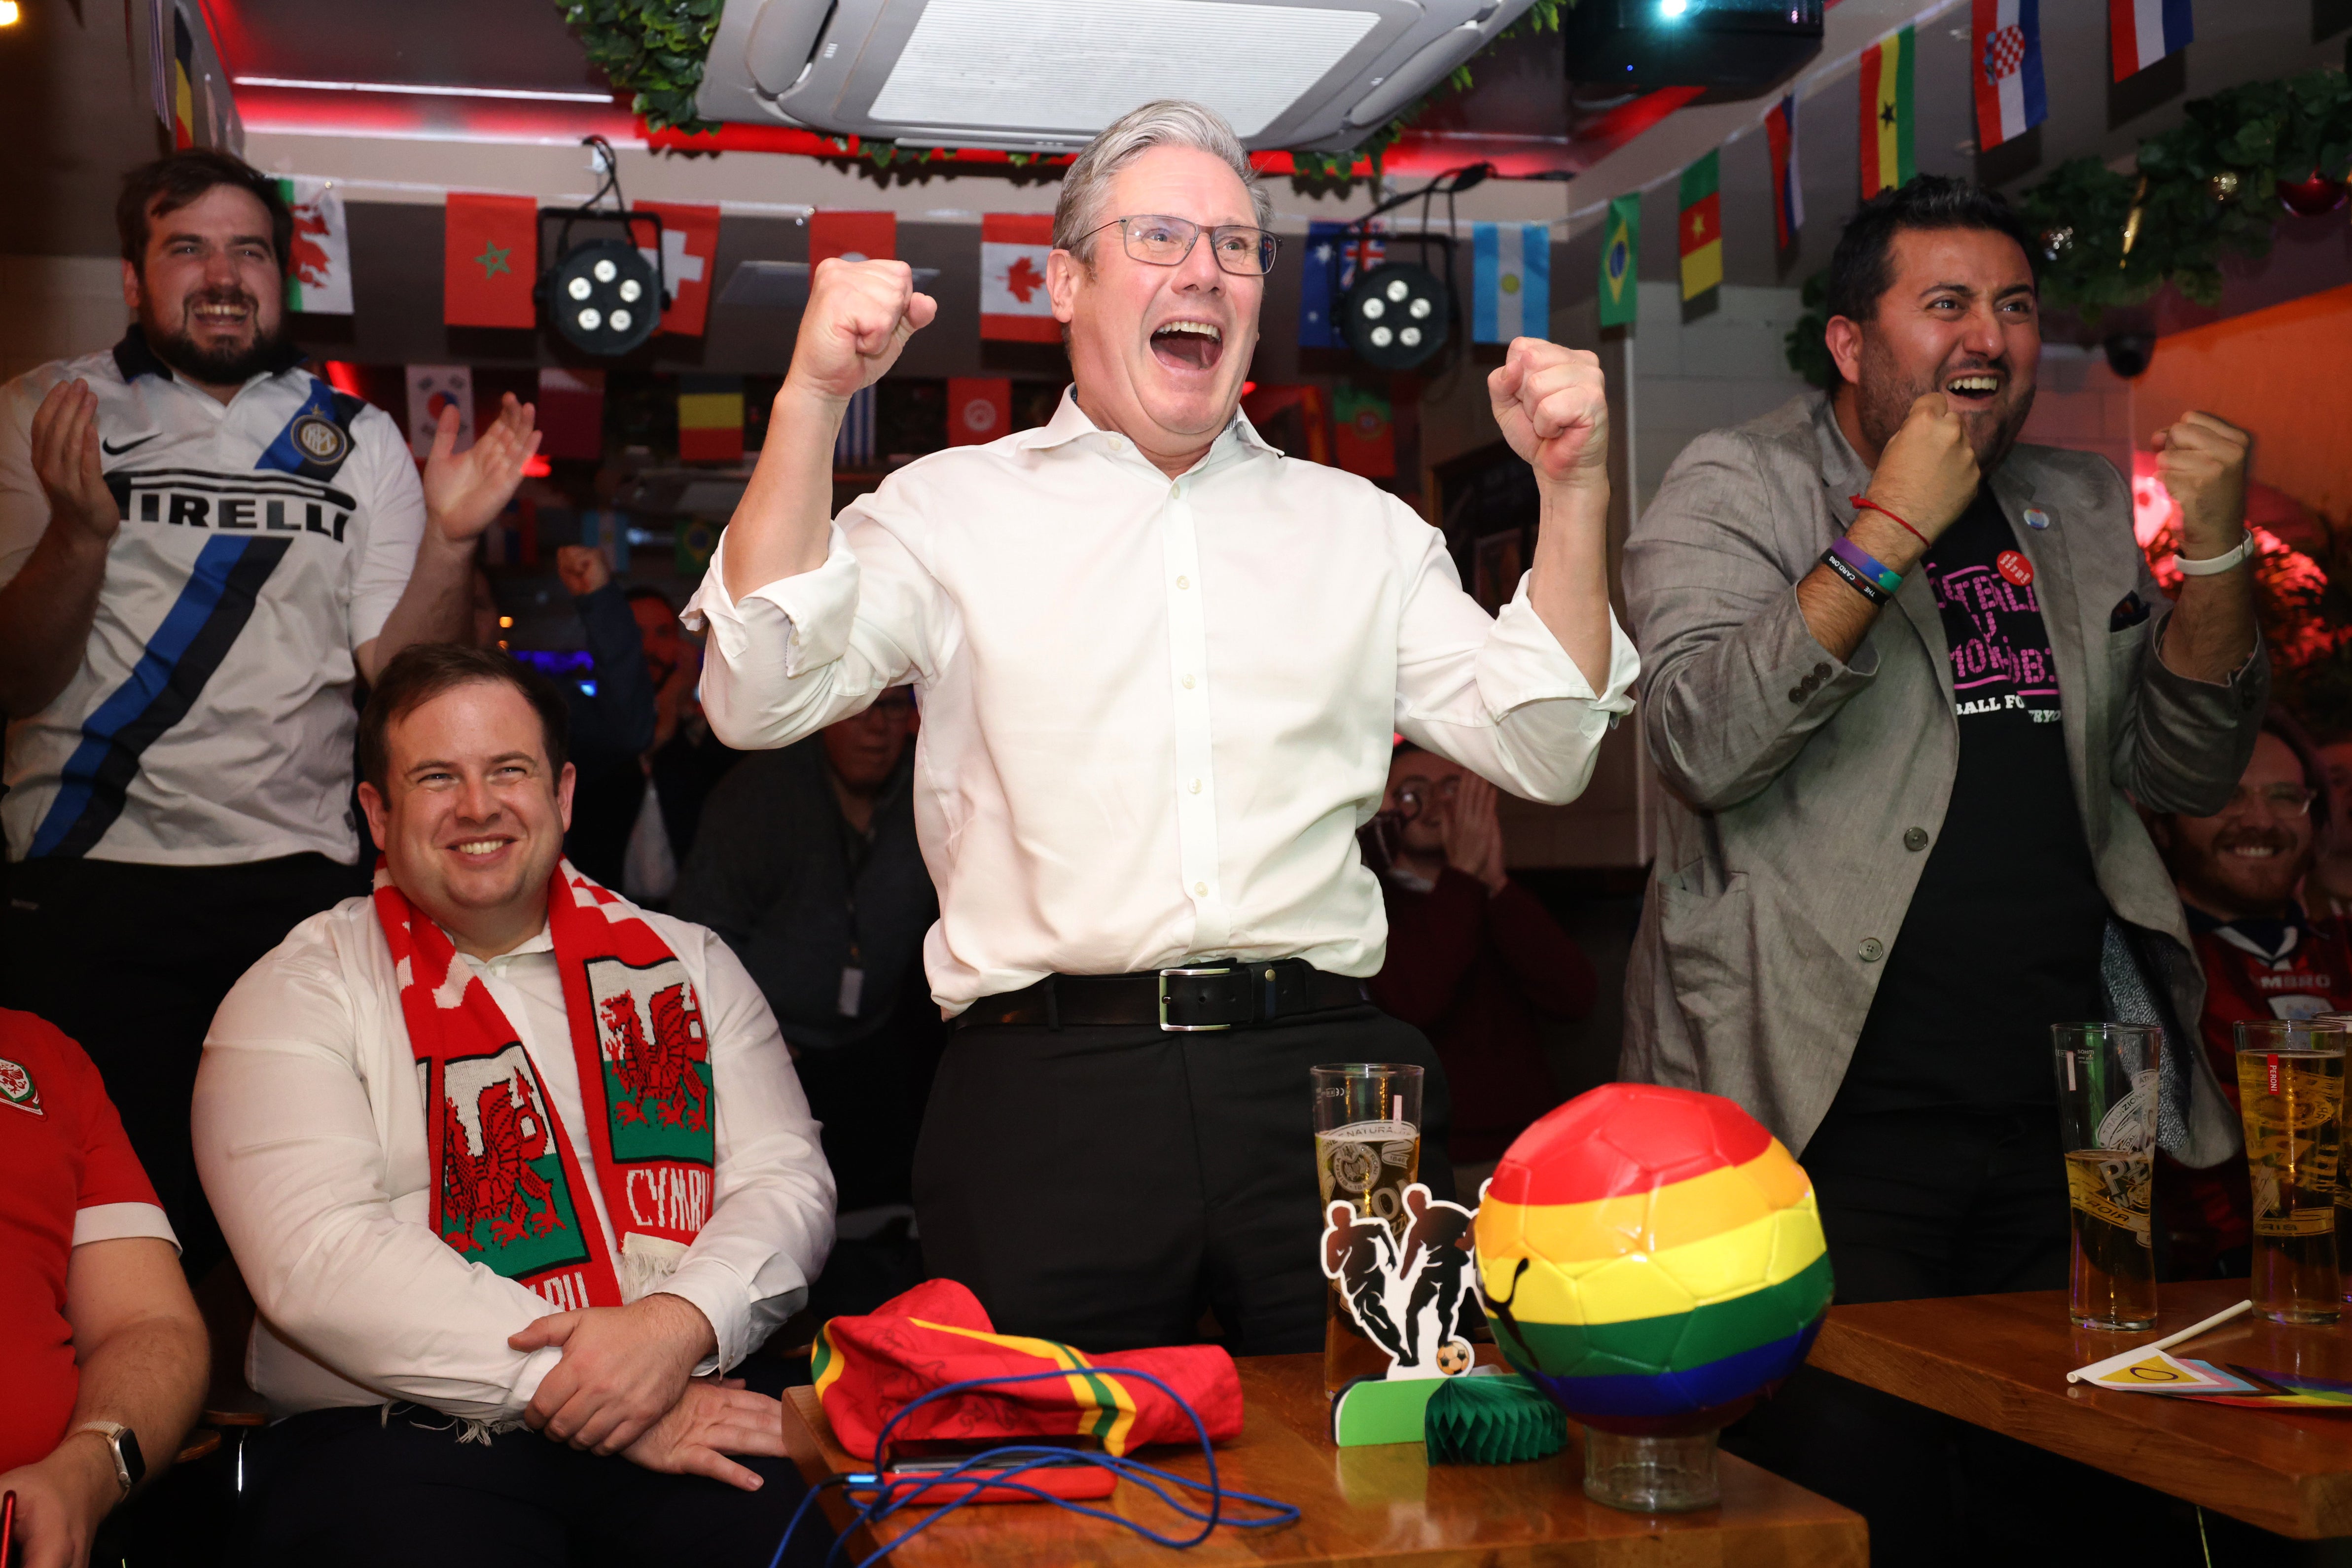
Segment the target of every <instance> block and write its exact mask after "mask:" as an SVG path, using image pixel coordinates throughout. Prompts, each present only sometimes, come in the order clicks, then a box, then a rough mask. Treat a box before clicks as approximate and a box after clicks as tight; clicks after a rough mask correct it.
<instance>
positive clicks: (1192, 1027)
mask: <svg viewBox="0 0 2352 1568" xmlns="http://www.w3.org/2000/svg"><path fill="white" fill-rule="evenodd" d="M1238 967H1240V966H1239V965H1237V964H1232V963H1227V964H1221V965H1219V966H1218V967H1217V968H1214V969H1163V970H1161V971H1160V1030H1161V1032H1162V1033H1165V1034H1171V1035H1208V1034H1214V1033H1215V1032H1216V1031H1218V1030H1220V1029H1230V1028H1232V1027H1233V1026H1232V1025H1231V1024H1171V1023H1170V1022H1169V1021H1168V977H1169V976H1170V975H1171V974H1175V975H1181V976H1185V977H1188V978H1189V977H1192V976H1205V975H1211V974H1231V973H1233V972H1234V970H1235V969H1236V968H1238Z"/></svg>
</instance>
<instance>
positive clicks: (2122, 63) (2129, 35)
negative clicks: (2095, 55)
mask: <svg viewBox="0 0 2352 1568" xmlns="http://www.w3.org/2000/svg"><path fill="white" fill-rule="evenodd" d="M2193 37H2196V31H2195V29H2194V28H2193V27H2192V26H2191V25H2190V22H2189V0H2107V42H2108V47H2109V49H2110V51H2111V52H2112V54H2113V55H2114V65H2115V73H2116V80H2117V81H2121V80H2123V79H2124V78H2126V77H2127V76H2137V75H2138V74H2139V73H2140V72H2141V71H2144V70H2146V69H2147V68H2148V67H2150V66H2152V65H2154V64H2155V63H2156V62H2157V61H2158V60H2160V59H2162V58H2164V57H2165V56H2167V55H2168V54H2170V53H2172V52H2173V51H2174V50H2175V49H2182V48H2187V47H2189V40H2190V39H2191V38H2193Z"/></svg>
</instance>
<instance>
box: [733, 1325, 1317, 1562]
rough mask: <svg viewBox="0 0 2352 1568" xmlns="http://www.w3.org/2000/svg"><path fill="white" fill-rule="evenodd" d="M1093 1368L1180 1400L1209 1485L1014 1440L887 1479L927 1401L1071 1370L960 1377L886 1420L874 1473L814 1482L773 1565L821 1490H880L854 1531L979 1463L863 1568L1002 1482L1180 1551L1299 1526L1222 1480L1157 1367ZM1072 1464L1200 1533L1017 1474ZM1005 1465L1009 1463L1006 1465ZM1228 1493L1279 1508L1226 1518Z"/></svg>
mask: <svg viewBox="0 0 2352 1568" xmlns="http://www.w3.org/2000/svg"><path fill="white" fill-rule="evenodd" d="M1086 1370H1087V1372H1088V1373H1092V1374H1093V1375H1095V1376H1097V1377H1132V1378H1138V1379H1139V1380H1141V1381H1142V1382H1145V1383H1148V1384H1151V1386H1152V1387H1154V1388H1157V1389H1158V1390H1160V1393H1162V1394H1166V1395H1167V1396H1168V1397H1169V1398H1171V1399H1172V1400H1174V1401H1175V1402H1176V1405H1177V1408H1179V1409H1181V1410H1182V1411H1183V1412H1184V1414H1185V1415H1186V1416H1187V1417H1189V1418H1190V1419H1191V1421H1192V1429H1193V1430H1194V1431H1195V1432H1198V1433H1199V1434H1200V1435H1201V1457H1202V1458H1203V1459H1204V1460H1206V1461H1207V1463H1208V1468H1209V1479H1208V1484H1207V1485H1205V1486H1203V1485H1202V1483H1201V1482H1199V1481H1195V1480H1192V1479H1188V1478H1186V1477H1184V1476H1180V1475H1177V1474H1176V1473H1175V1472H1173V1471H1171V1470H1163V1469H1160V1468H1158V1467H1157V1466H1153V1465H1146V1464H1142V1463H1140V1462H1139V1461H1137V1460H1134V1459H1129V1458H1121V1457H1119V1456H1118V1455H1115V1454H1094V1453H1088V1452H1086V1451H1084V1450H1081V1449H1073V1448H1055V1447H1039V1446H1038V1445H1036V1444H1034V1443H1008V1444H1005V1445H1004V1446H1003V1447H996V1448H990V1449H987V1450H984V1451H983V1452H981V1453H978V1454H974V1455H972V1456H971V1458H968V1459H965V1460H963V1461H961V1463H959V1464H957V1465H956V1466H954V1467H953V1468H950V1469H946V1470H942V1471H940V1473H939V1474H937V1475H927V1476H924V1477H922V1478H921V1479H919V1480H913V1481H887V1480H885V1479H882V1478H883V1476H884V1475H885V1473H886V1472H887V1469H888V1468H889V1467H888V1465H887V1461H886V1460H885V1458H884V1456H885V1455H887V1453H888V1452H889V1451H890V1434H891V1432H892V1431H894V1430H895V1429H896V1428H897V1427H898V1423H899V1422H901V1421H904V1420H905V1419H906V1418H907V1417H908V1416H909V1415H913V1414H914V1413H915V1412H916V1411H918V1410H920V1409H921V1408H922V1407H923V1406H924V1405H929V1404H930V1403H931V1402H932V1401H933V1400H935V1399H945V1398H947V1397H948V1396H949V1395H950V1394H963V1393H966V1392H968V1391H969V1390H971V1389H975V1388H1001V1387H1003V1386H1004V1385H1005V1384H1013V1383H1039V1382H1043V1381H1044V1380H1045V1379H1047V1378H1054V1379H1057V1380H1060V1379H1066V1378H1067V1377H1068V1376H1069V1375H1070V1374H1069V1373H1067V1372H1063V1371H1053V1372H1024V1373H1013V1374H1010V1375H1007V1376H1004V1377H974V1378H968V1379H966V1380H964V1381H963V1382H961V1383H950V1384H943V1385H941V1386H940V1387H938V1388H935V1389H932V1390H931V1391H930V1392H929V1394H924V1395H923V1396H922V1397H921V1398H919V1399H912V1400H909V1401H908V1402H907V1404H906V1405H903V1406H901V1407H900V1408H899V1410H898V1414H897V1415H893V1416H891V1417H890V1419H889V1420H888V1421H887V1422H885V1423H884V1424H883V1426H882V1430H881V1433H880V1434H879V1435H878V1436H877V1437H876V1438H875V1439H874V1470H873V1473H872V1474H871V1475H870V1476H864V1475H861V1476H835V1477H834V1478H832V1479H829V1480H824V1481H820V1482H819V1483H818V1484H816V1485H815V1486H813V1487H811V1488H810V1489H808V1492H807V1495H805V1496H804V1497H803V1498H802V1499H801V1502H800V1507H798V1508H796V1509H794V1510H793V1517H792V1522H790V1523H789V1524H787V1525H785V1526H784V1538H783V1539H782V1541H780V1542H776V1554H775V1555H774V1556H773V1557H772V1558H770V1559H769V1560H768V1568H780V1565H781V1564H782V1563H783V1560H784V1552H785V1551H786V1550H787V1549H789V1548H790V1547H791V1545H792V1543H793V1535H794V1534H796V1533H797V1532H798V1531H799V1530H800V1527H801V1520H802V1519H803V1517H804V1516H805V1515H806V1514H807V1513H808V1510H809V1505H810V1504H812V1503H814V1502H815V1501H816V1500H817V1497H818V1496H819V1494H821V1493H822V1492H823V1491H824V1489H825V1488H827V1487H844V1488H846V1487H848V1486H850V1485H851V1484H853V1483H856V1484H859V1485H860V1486H861V1488H862V1487H866V1486H870V1487H872V1488H874V1489H875V1496H874V1499H873V1500H872V1501H870V1502H867V1503H865V1504H863V1505H861V1506H860V1507H859V1509H858V1510H857V1517H856V1520H855V1521H852V1523H851V1528H852V1529H855V1528H856V1527H857V1526H858V1525H866V1526H868V1527H871V1526H872V1525H874V1524H875V1523H877V1522H878V1521H882V1520H885V1519H887V1518H889V1517H890V1516H891V1515H892V1514H894V1513H897V1512H898V1510H900V1509H903V1508H907V1507H908V1506H911V1504H912V1500H914V1499H915V1498H917V1497H919V1496H920V1495H921V1494H923V1493H924V1492H927V1491H929V1490H930V1489H932V1488H934V1487H939V1486H947V1485H950V1484H952V1483H953V1482H955V1481H956V1480H957V1479H959V1478H961V1476H963V1475H965V1474H966V1473H967V1472H969V1471H971V1470H975V1469H984V1470H987V1471H989V1472H990V1473H989V1475H988V1476H987V1477H986V1478H985V1479H980V1480H975V1481H974V1482H973V1483H972V1484H971V1488H970V1489H969V1490H968V1491H967V1492H966V1494H965V1495H964V1496H963V1497H961V1498H959V1499H958V1500H955V1501H954V1502H951V1503H945V1504H942V1505H940V1507H939V1508H938V1509H937V1510H935V1511H934V1512H933V1513H932V1514H931V1516H930V1518H929V1519H927V1520H925V1521H922V1522H921V1523H920V1524H918V1525H917V1526H915V1527H914V1528H913V1529H912V1530H909V1531H907V1532H906V1533H905V1534H904V1535H901V1536H900V1537H898V1539H897V1540H896V1541H893V1542H890V1543H889V1544H887V1545H886V1546H884V1547H882V1548H880V1549H879V1550H877V1551H876V1552H873V1553H872V1554H871V1555H870V1556H868V1557H866V1558H865V1559H864V1560H863V1561H861V1562H860V1563H858V1564H857V1568H872V1564H874V1563H879V1562H880V1561H882V1559H884V1558H885V1557H887V1556H889V1555H890V1553H892V1552H896V1551H897V1550H898V1548H899V1547H901V1546H904V1545H905V1544H906V1543H907V1542H909V1541H912V1540H913V1539H914V1538H915V1537H917V1536H918V1535H920V1534H921V1533H922V1532H923V1531H926V1530H929V1528H930V1527H931V1526H933V1525H935V1524H937V1523H938V1522H939V1521H940V1520H942V1519H945V1518H946V1517H947V1516H948V1515H950V1514H951V1513H953V1512H955V1510H958V1509H960V1508H962V1507H964V1506H965V1505H967V1504H968V1503H970V1502H971V1500H973V1499H974V1498H977V1497H978V1496H979V1495H980V1494H981V1491H982V1489H984V1488H989V1487H997V1488H1002V1489H1004V1490H1006V1491H1014V1492H1026V1493H1028V1494H1029V1495H1030V1496H1032V1497H1034V1498H1035V1499H1037V1500H1039V1501H1040V1502H1049V1503H1052V1504H1054V1505H1055V1507H1057V1508H1062V1509H1066V1510H1069V1511H1070V1512H1072V1513H1083V1514H1088V1515H1091V1516H1092V1517H1094V1518H1096V1519H1107V1520H1109V1521H1111V1522H1112V1523H1114V1524H1121V1525H1125V1526H1126V1527H1127V1528H1128V1529H1129V1530H1131V1531H1135V1532H1136V1533H1137V1534H1138V1535H1140V1536H1142V1537H1143V1538H1144V1539H1145V1540H1147V1541H1152V1542H1158V1543H1159V1544H1160V1545H1162V1546H1167V1547H1173V1548H1176V1549H1178V1550H1181V1549H1183V1548H1186V1547H1191V1546H1198V1545H1200V1544H1201V1542H1203V1541H1206V1540H1208V1539H1209V1536H1210V1534H1211V1533H1212V1532H1213V1531H1215V1530H1216V1528H1217V1526H1218V1525H1220V1524H1226V1525H1231V1526H1232V1527H1233V1528H1234V1529H1236V1530H1267V1529H1271V1528H1273V1527H1274V1526H1276V1525H1282V1524H1295V1523H1297V1521H1298V1510H1297V1508H1296V1507H1294V1506H1293V1505H1291V1504H1289V1503H1286V1502H1280V1501H1277V1500H1275V1499H1273V1498H1265V1497H1259V1496H1257V1495H1256V1494H1255V1493H1254V1492H1243V1491H1232V1490H1228V1489H1226V1488H1225V1487H1224V1485H1223V1483H1222V1482H1220V1481H1219V1480H1218V1479H1217V1455H1216V1450H1215V1448H1214V1447H1213V1445H1212V1444H1211V1443H1210V1441H1209V1428H1208V1426H1207V1425H1206V1424H1205V1423H1203V1422H1202V1419H1201V1414H1200V1412H1199V1411H1197V1410H1194V1409H1193V1408H1192V1405H1191V1404H1190V1403H1189V1402H1188V1401H1187V1400H1186V1399H1185V1398H1184V1396H1183V1395H1182V1394H1179V1393H1177V1392H1176V1391H1175V1390H1174V1389H1172V1388H1171V1387H1169V1386H1168V1385H1167V1384H1164V1383H1162V1382H1160V1380H1159V1379H1158V1378H1156V1377H1154V1376H1152V1375H1151V1374H1150V1373H1148V1372H1137V1371H1135V1370H1134V1369H1132V1368H1130V1367H1124V1366H1092V1367H1088V1368H1087V1369H1086ZM1008 1460H1017V1461H1019V1462H1017V1463H1011V1464H1007V1463H1006V1461H1008ZM1073 1462H1075V1463H1079V1464H1087V1465H1093V1466H1095V1467H1097V1468H1100V1469H1107V1470H1110V1471H1112V1472H1114V1473H1116V1474H1118V1475H1120V1476H1124V1477H1125V1478H1126V1479H1129V1480H1131V1481H1133V1482H1135V1483H1136V1484H1137V1485H1139V1486H1141V1487H1143V1488H1145V1489H1147V1490H1149V1491H1150V1493H1151V1494H1152V1495H1153V1496H1154V1497H1156V1498H1158V1499H1159V1500H1160V1501H1161V1502H1164V1503H1166V1504H1167V1505H1168V1506H1169V1508H1170V1509H1171V1510H1174V1511H1175V1512H1177V1513H1180V1514H1181V1515H1183V1516H1184V1517H1185V1518H1187V1519H1194V1520H1198V1521H1201V1532H1200V1533H1199V1534H1198V1535H1193V1536H1190V1537H1187V1538H1185V1539H1182V1540H1179V1539H1177V1538H1176V1537H1174V1536H1172V1535H1162V1534H1160V1532H1159V1531H1156V1530H1152V1529H1150V1528H1149V1527H1148V1526H1145V1525H1142V1524H1139V1523H1137V1522H1136V1521H1133V1520H1131V1519H1121V1518H1120V1517H1119V1516H1118V1515H1117V1514H1115V1513H1112V1512H1110V1511H1109V1510H1107V1509H1099V1508H1088V1507H1087V1506H1086V1505H1085V1504H1083V1503H1080V1502H1076V1501H1074V1500H1071V1499H1069V1498H1061V1497H1055V1496H1054V1495H1053V1494H1051V1493H1050V1492H1047V1491H1045V1489H1042V1488H1039V1487H1033V1486H1027V1485H1024V1483H1022V1482H1020V1481H1018V1480H1016V1479H1013V1478H1015V1477H1016V1476H1021V1475H1025V1474H1027V1473H1028V1472H1029V1471H1031V1470H1034V1469H1039V1468H1045V1467H1046V1466H1066V1465H1069V1464H1071V1463H1073ZM999 1467H1003V1468H999ZM1160 1481H1170V1482H1172V1483H1174V1484H1175V1485H1176V1486H1178V1487H1181V1488H1182V1489H1185V1490H1187V1491H1196V1492H1202V1491H1204V1492H1206V1493H1207V1494H1208V1497H1209V1507H1208V1510H1207V1511H1205V1512H1203V1511H1202V1510H1200V1509H1198V1508H1195V1507H1193V1506H1192V1504H1190V1503H1187V1502H1183V1501H1181V1500H1179V1499H1177V1498H1176V1497H1174V1496H1172V1495H1171V1494H1170V1493H1169V1492H1168V1490H1167V1489H1164V1488H1162V1487H1161V1486H1160V1485H1159V1483H1160ZM1229 1498H1230V1499H1232V1500H1234V1501H1235V1502H1245V1503H1249V1504H1252V1505H1253V1506H1255V1507H1258V1508H1263V1509H1268V1510H1272V1511H1271V1513H1269V1514H1268V1515H1267V1516H1266V1517H1265V1518H1263V1519H1227V1518H1225V1517H1224V1504H1225V1500H1227V1499H1229ZM847 1533H848V1532H847V1531H843V1532H842V1535H841V1536H840V1537H837V1538H836V1539H835V1541H834V1543H833V1549H832V1550H831V1551H829V1552H826V1553H825V1556H824V1560H825V1563H826V1564H827V1565H828V1568H830V1564H831V1563H833V1561H834V1559H835V1556H836V1555H837V1554H838V1553H839V1552H841V1547H842V1541H843V1540H844V1539H846V1537H847Z"/></svg>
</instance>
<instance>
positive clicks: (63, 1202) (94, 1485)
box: [0, 1008, 206, 1568]
mask: <svg viewBox="0 0 2352 1568" xmlns="http://www.w3.org/2000/svg"><path fill="white" fill-rule="evenodd" d="M205 1364H206V1363H205V1325H204V1320H203V1319H202V1318H200V1317H198V1316H197V1314H196V1303H195V1300H194V1298H193V1297H191V1296H190V1295H189V1294H188V1286H187V1282H186V1281H185V1280H184V1279H182V1278H181V1275H180V1264H179V1245H178V1243H177V1242H176V1241H175V1240H174V1239H173V1235H172V1227H171V1226H170V1224H169V1223H168V1222H167V1221H166V1220H165V1219H164V1218H163V1209H162V1207H161V1206H160V1205H157V1203H156V1202H155V1189H154V1188H153V1187H152V1186H151V1185H149V1184H148V1181H147V1174H146V1173H145V1172H144V1171H142V1170H141V1169H140V1166H139V1159H138V1156H137V1155H135V1154H133V1153H132V1152H131V1143H130V1141H129V1140H128V1139H126V1138H125V1137H124V1136H123V1133H122V1121H121V1118H120V1117H119V1116H117V1115H116V1114H115V1110H114V1105H113V1103H112V1102H111V1101H110V1100H108V1099H107V1098H106V1089H105V1087H104V1085H102V1084H101V1083H100V1080H99V1076H98V1069H97V1068H95V1067H93V1066H91V1065H90V1060H89V1058H88V1057H86V1056H84V1055H83V1054H82V1050H81V1047H79V1046H77V1045H75V1044H74V1043H73V1042H72V1041H71V1040H69V1039H68V1038H66V1037H65V1036H64V1035H63V1034H62V1033H60V1032H59V1031H58V1028H57V1027H56V1026H54V1025H52V1024H48V1023H46V1022H44V1021H43V1020H41V1019H39V1018H37V1017H35V1016H33V1015H32V1014H30V1013H17V1012H12V1011H9V1010H7V1009H5V1008H0V1492H14V1493H16V1547H17V1549H18V1550H19V1551H20V1552H22V1554H23V1555H22V1557H21V1558H20V1559H16V1560H13V1561H21V1562H22V1563H24V1565H25V1568H83V1564H84V1563H87V1562H88V1561H89V1548H90V1538H91V1536H92V1535H93V1534H94V1533H95V1532H96V1531H97V1529H98V1525H99V1521H100V1520H102V1519H104V1518H105V1517H106V1516H107V1514H108V1513H109V1512H110V1510H112V1509H113V1508H114V1506H115V1505H116V1504H117V1503H119V1502H121V1500H123V1498H124V1497H125V1496H127V1495H128V1494H129V1493H130V1490H131V1488H132V1487H133V1486H135V1485H137V1484H138V1482H139V1480H140V1479H141V1478H142V1475H143V1474H145V1473H147V1472H150V1471H152V1470H158V1469H161V1468H163V1466H164V1465H167V1464H169V1463H170V1462H171V1458H172V1456H173V1454H175V1453H177V1452H178V1451H179V1447H180V1439H181V1438H182V1437H183V1436H185V1435H186V1433H187V1430H188V1426H189V1424H190V1423H191V1422H193V1421H194V1419H195V1415H196V1406H197V1404H198V1402H199V1401H200V1400H201V1399H202V1398H203V1397H204V1390H205ZM13 1561H12V1568H13Z"/></svg>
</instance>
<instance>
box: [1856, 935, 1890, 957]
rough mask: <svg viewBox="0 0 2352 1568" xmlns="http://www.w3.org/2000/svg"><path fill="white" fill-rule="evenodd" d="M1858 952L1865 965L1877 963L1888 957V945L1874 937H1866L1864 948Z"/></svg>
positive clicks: (1863, 943) (1863, 940)
mask: <svg viewBox="0 0 2352 1568" xmlns="http://www.w3.org/2000/svg"><path fill="white" fill-rule="evenodd" d="M1857 951H1858V952H1861V954H1862V961H1863V962H1864V963H1877V962H1878V961H1879V960H1880V959H1882V958H1885V956H1886V944H1885V942H1881V941H1879V940H1878V939H1877V938H1876V937H1874V936H1866V937H1864V938H1863V939H1862V946H1861V947H1860V948H1859V949H1858V950H1857Z"/></svg>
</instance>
